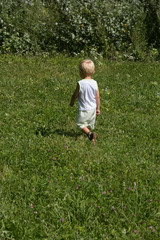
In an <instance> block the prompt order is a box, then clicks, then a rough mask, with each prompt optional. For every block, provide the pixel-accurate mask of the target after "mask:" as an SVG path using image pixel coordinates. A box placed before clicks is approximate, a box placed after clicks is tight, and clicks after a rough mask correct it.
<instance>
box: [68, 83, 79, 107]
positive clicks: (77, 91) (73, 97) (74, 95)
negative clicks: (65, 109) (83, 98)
mask: <svg viewBox="0 0 160 240" xmlns="http://www.w3.org/2000/svg"><path fill="white" fill-rule="evenodd" d="M78 94H79V84H78V83H77V87H76V89H75V91H74V93H73V95H72V97H71V101H70V106H71V107H73V105H74V102H75V100H76V99H77V97H78Z"/></svg>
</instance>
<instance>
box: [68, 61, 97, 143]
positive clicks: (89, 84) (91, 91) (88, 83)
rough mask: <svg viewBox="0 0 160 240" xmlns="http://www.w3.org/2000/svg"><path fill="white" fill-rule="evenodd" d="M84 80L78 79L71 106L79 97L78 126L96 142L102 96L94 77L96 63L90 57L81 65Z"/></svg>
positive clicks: (81, 74)
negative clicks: (95, 128)
mask: <svg viewBox="0 0 160 240" xmlns="http://www.w3.org/2000/svg"><path fill="white" fill-rule="evenodd" d="M79 70H80V76H81V78H82V80H80V81H78V83H77V87H76V89H75V91H74V93H73V95H72V98H71V101H70V106H71V107H73V105H74V102H75V100H76V99H77V98H78V115H77V121H76V124H77V126H78V127H79V128H80V129H81V130H82V131H83V132H84V133H85V134H86V135H87V136H88V138H89V140H91V141H93V143H94V144H96V139H97V137H98V135H97V133H95V132H91V131H90V129H91V130H92V129H94V125H95V120H96V115H99V114H100V96H99V89H98V85H97V82H96V81H95V80H94V79H92V75H93V74H94V73H95V66H94V63H93V62H92V61H91V60H90V59H86V60H83V61H82V62H81V63H80V65H79Z"/></svg>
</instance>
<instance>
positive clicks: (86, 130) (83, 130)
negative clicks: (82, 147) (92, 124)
mask: <svg viewBox="0 0 160 240" xmlns="http://www.w3.org/2000/svg"><path fill="white" fill-rule="evenodd" d="M82 132H84V133H85V134H88V133H89V132H90V130H89V129H88V128H87V127H84V128H82Z"/></svg>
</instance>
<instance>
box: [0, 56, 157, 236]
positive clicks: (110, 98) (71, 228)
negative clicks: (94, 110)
mask: <svg viewBox="0 0 160 240" xmlns="http://www.w3.org/2000/svg"><path fill="white" fill-rule="evenodd" d="M79 61H80V59H74V58H65V57H63V56H61V57H55V58H38V57H33V58H22V57H11V56H1V58H0V106H1V107H0V108H1V113H0V115H1V118H0V134H1V138H0V156H1V157H0V160H1V166H0V181H1V192H0V193H1V195H0V196H1V200H0V201H1V212H0V214H1V215H0V216H1V225H0V229H1V231H0V236H1V239H16V240H17V239H20V240H21V239H26V240H28V239H33V240H35V239H37V240H39V239H51V240H52V239H69V240H70V239H73V240H74V239H86V240H88V239H89V240H92V239H98V240H99V239H158V236H159V231H160V228H159V221H160V197H159V196H160V188H159V186H160V178H159V174H160V166H159V103H160V95H159V94H160V89H159V79H160V67H159V63H153V64H151V63H148V64H145V63H132V62H128V63H127V62H122V63H116V62H108V61H105V60H103V61H98V60H96V61H95V65H96V74H95V76H94V78H95V79H96V80H97V82H98V85H99V88H100V96H101V115H100V116H98V117H97V121H96V131H97V133H98V135H99V138H98V143H97V145H96V146H93V145H92V144H91V143H90V142H89V141H88V139H87V138H86V136H84V135H83V134H81V133H79V132H78V130H77V128H76V125H75V118H76V112H77V106H75V107H74V108H70V107H69V101H70V97H71V94H72V93H73V90H74V88H75V86H76V82H77V81H78V80H80V77H79V73H78V71H77V68H78V63H79Z"/></svg>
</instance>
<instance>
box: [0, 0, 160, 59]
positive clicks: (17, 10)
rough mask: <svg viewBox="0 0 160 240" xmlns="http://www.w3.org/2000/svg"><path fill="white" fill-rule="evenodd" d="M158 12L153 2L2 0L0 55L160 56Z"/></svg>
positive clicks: (135, 0)
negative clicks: (65, 53) (155, 51)
mask: <svg viewBox="0 0 160 240" xmlns="http://www.w3.org/2000/svg"><path fill="white" fill-rule="evenodd" d="M158 9H159V2H158V1H156V0H154V1H151V0H150V1H149V2H145V1H144V2H143V1H139V0H132V1H130V0H129V1H128V0H121V1H117V0H115V1H112V0H109V1H104V0H89V1H85V0H80V1H74V0H67V1H65V0H55V1H41V0H36V1H33V0H26V1H23V0H19V1H11V0H9V1H6V0H2V1H1V5H0V13H1V17H0V52H1V53H9V52H13V53H21V54H24V53H32V54H37V53H40V52H48V53H54V52H56V51H58V52H67V53H69V54H71V55H72V56H73V55H77V54H78V55H79V54H80V55H86V54H88V55H90V56H93V55H94V56H103V57H107V58H109V59H117V60H118V59H125V58H128V59H135V60H136V59H140V60H143V59H146V57H147V55H148V56H150V52H152V48H154V49H157V51H158V53H159V25H160V19H159V10H158ZM151 55H152V54H151ZM158 55H159V54H158ZM152 58H153V57H152ZM155 58H157V55H156V57H155Z"/></svg>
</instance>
